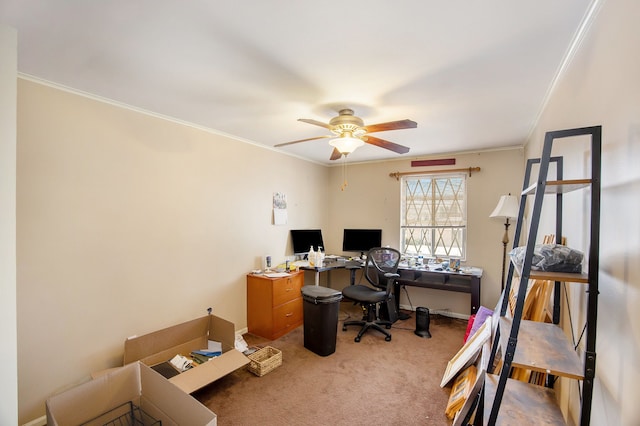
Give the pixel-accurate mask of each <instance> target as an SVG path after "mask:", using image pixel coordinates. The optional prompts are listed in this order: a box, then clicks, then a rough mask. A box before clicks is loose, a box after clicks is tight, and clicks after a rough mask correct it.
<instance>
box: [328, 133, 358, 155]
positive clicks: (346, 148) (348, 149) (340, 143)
mask: <svg viewBox="0 0 640 426" xmlns="http://www.w3.org/2000/svg"><path fill="white" fill-rule="evenodd" d="M329 145H331V146H333V147H335V148H336V149H337V150H338V151H340V152H341V153H342V154H350V153H352V152H353V151H355V150H356V148H358V147H361V146H362V145H364V141H363V140H362V139H358V138H354V137H350V136H342V137H339V138H336V139H331V140H330V141H329Z"/></svg>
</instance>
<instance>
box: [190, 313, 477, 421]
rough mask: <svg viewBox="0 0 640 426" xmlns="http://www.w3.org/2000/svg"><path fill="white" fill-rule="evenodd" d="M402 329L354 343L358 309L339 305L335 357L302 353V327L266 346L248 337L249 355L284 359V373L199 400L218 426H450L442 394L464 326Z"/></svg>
mask: <svg viewBox="0 0 640 426" xmlns="http://www.w3.org/2000/svg"><path fill="white" fill-rule="evenodd" d="M410 314H411V317H410V318H409V319H407V320H401V321H397V322H396V323H395V324H394V326H393V327H392V329H391V330H390V331H391V333H392V335H393V338H392V340H391V341H390V342H386V341H385V340H384V336H383V335H382V334H380V333H378V332H377V331H369V332H367V333H366V334H365V335H364V336H363V337H362V340H361V341H360V342H359V343H356V342H354V340H353V339H354V337H355V336H356V334H357V333H358V330H359V328H358V327H349V328H348V329H347V331H343V330H342V323H343V321H345V320H349V319H359V318H360V317H361V313H360V310H359V307H358V306H354V305H353V304H352V303H350V302H345V301H343V302H341V303H340V311H339V314H338V330H337V336H336V350H335V352H334V353H333V354H331V355H329V356H324V357H323V356H319V355H317V354H315V353H314V352H312V351H310V350H308V349H306V348H305V347H304V326H300V327H298V328H296V329H295V330H293V331H292V332H290V333H288V334H286V335H285V336H282V337H281V338H279V339H276V340H273V341H269V340H266V339H263V338H261V337H258V336H254V335H251V334H246V335H245V336H244V339H245V341H246V342H247V344H248V345H249V346H250V347H258V348H260V347H264V346H271V347H274V348H277V349H279V350H281V351H282V357H283V361H282V365H281V366H279V367H277V368H275V369H274V370H272V371H270V372H269V373H267V374H265V375H264V376H262V377H258V376H256V375H254V374H253V373H251V372H250V371H248V370H247V369H246V368H242V369H239V370H237V371H235V372H233V373H231V374H229V375H227V376H225V377H224V378H222V379H220V380H218V381H216V382H214V383H212V384H211V385H209V386H207V387H205V388H203V389H201V390H199V391H197V392H196V393H194V397H195V398H196V399H198V400H199V401H200V402H201V403H203V404H204V405H206V406H207V407H209V409H211V411H213V412H214V413H216V414H217V416H218V425H221V426H225V425H243V426H244V425H365V424H376V425H377V424H384V425H449V424H451V422H450V421H449V420H448V419H447V418H446V417H445V414H444V411H445V407H446V405H447V400H448V398H449V391H450V388H444V389H442V388H440V381H441V380H442V376H443V373H444V371H445V368H446V366H447V362H448V361H449V360H450V359H451V358H452V357H453V356H454V355H455V354H456V353H457V351H458V350H459V349H460V348H461V347H462V340H463V337H464V333H465V329H466V321H463V320H459V319H451V318H448V317H442V316H438V315H432V316H431V317H430V327H429V330H430V332H431V335H432V337H431V338H422V337H419V336H417V335H416V334H415V333H414V330H415V327H416V325H415V324H416V323H415V316H416V314H415V312H412V313H410Z"/></svg>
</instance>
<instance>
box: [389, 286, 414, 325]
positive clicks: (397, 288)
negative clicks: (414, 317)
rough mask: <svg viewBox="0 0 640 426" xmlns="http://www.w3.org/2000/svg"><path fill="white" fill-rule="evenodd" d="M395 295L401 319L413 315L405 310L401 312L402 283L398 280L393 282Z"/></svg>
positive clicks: (397, 310) (397, 311)
mask: <svg viewBox="0 0 640 426" xmlns="http://www.w3.org/2000/svg"><path fill="white" fill-rule="evenodd" d="M393 297H394V298H395V299H396V313H397V315H398V319H399V320H406V319H409V318H410V317H411V315H407V314H405V313H404V312H400V284H399V283H398V282H397V281H396V282H395V283H393Z"/></svg>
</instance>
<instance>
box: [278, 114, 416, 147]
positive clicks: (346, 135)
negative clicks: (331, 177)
mask: <svg viewBox="0 0 640 426" xmlns="http://www.w3.org/2000/svg"><path fill="white" fill-rule="evenodd" d="M298 121H302V122H304V123H309V124H313V125H315V126H320V127H324V128H325V129H329V130H330V131H331V132H332V133H333V134H332V135H324V136H316V137H314V138H307V139H300V140H297V141H291V142H285V143H281V144H278V145H275V147H281V146H287V145H293V144H296V143H300V142H307V141H312V140H316V139H325V138H333V139H331V140H330V141H329V144H330V145H331V146H333V147H334V148H333V152H332V153H331V157H330V159H331V160H337V159H339V158H340V157H342V156H343V155H348V154H350V153H351V152H353V151H354V150H355V149H356V148H358V147H359V146H362V145H364V144H365V143H368V144H370V145H375V146H379V147H380V148H384V149H388V150H390V151H393V152H396V153H398V154H406V153H407V152H409V148H408V147H406V146H403V145H399V144H397V143H393V142H389V141H386V140H384V139H380V138H376V137H374V136H370V133H375V132H382V131H385V130H400V129H413V128H415V127H417V126H418V124H417V123H416V122H415V121H411V120H398V121H389V122H387V123H378V124H371V125H368V126H365V125H364V122H363V121H362V119H361V118H360V117H358V116H355V115H353V110H352V109H349V108H344V109H341V110H340V111H339V112H338V116H337V117H333V118H332V119H331V120H330V121H329V123H328V124H327V123H323V122H321V121H317V120H313V119H309V118H299V119H298Z"/></svg>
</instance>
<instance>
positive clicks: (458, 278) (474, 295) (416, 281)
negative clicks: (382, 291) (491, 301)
mask: <svg viewBox="0 0 640 426" xmlns="http://www.w3.org/2000/svg"><path fill="white" fill-rule="evenodd" d="M398 274H400V277H399V278H398V280H397V281H396V283H395V285H394V289H393V292H394V295H395V299H396V309H400V287H401V286H403V285H404V286H411V287H422V288H433V289H436V290H446V291H456V292H460V293H469V294H470V295H471V314H472V315H473V314H475V313H476V312H477V311H478V308H479V307H480V279H481V278H482V269H480V268H472V269H471V270H470V271H469V272H452V271H433V270H426V269H418V268H403V267H400V268H399V269H398Z"/></svg>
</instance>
